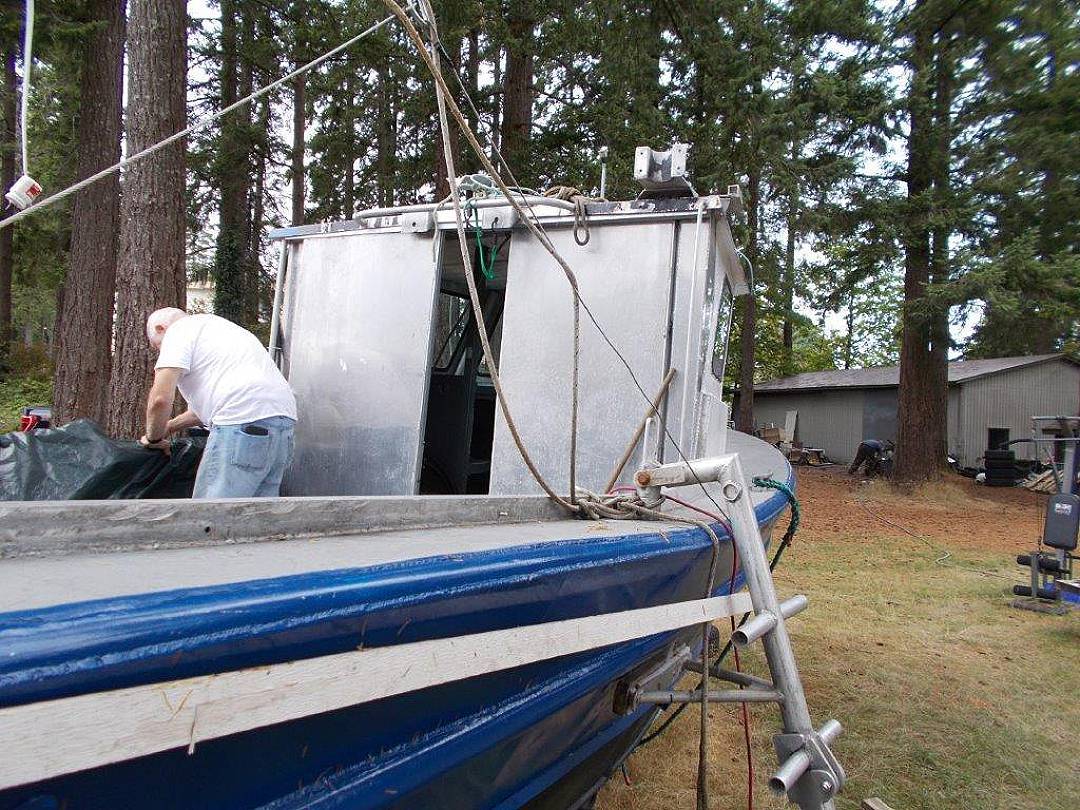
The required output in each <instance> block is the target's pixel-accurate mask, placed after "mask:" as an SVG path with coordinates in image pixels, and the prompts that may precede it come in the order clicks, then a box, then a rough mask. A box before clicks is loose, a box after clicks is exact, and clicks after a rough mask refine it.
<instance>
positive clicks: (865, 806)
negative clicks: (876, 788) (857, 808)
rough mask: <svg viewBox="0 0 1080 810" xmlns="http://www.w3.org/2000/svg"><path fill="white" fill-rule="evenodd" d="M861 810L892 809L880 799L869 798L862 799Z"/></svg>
mask: <svg viewBox="0 0 1080 810" xmlns="http://www.w3.org/2000/svg"><path fill="white" fill-rule="evenodd" d="M862 810H892V808H891V807H889V805H887V804H885V802H883V801H882V800H881V799H877V798H870V799H863V803H862Z"/></svg>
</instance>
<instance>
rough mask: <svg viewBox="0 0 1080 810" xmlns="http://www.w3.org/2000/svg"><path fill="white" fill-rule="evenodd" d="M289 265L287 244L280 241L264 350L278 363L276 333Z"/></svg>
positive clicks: (278, 343)
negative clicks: (267, 334) (268, 333)
mask: <svg viewBox="0 0 1080 810" xmlns="http://www.w3.org/2000/svg"><path fill="white" fill-rule="evenodd" d="M288 264H289V243H288V242H287V241H282V243H281V256H280V257H279V258H278V269H277V279H276V280H275V281H274V308H273V309H272V310H271V311H270V340H269V341H268V342H267V346H266V350H267V351H268V352H270V359H271V360H273V361H274V362H275V363H278V361H279V358H280V355H281V340H280V335H279V334H278V331H279V330H280V328H281V303H282V301H283V300H284V298H285V271H286V269H287V267H288Z"/></svg>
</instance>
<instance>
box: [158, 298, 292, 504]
mask: <svg viewBox="0 0 1080 810" xmlns="http://www.w3.org/2000/svg"><path fill="white" fill-rule="evenodd" d="M146 336H147V337H148V338H149V339H150V345H151V346H153V347H154V348H155V349H157V350H158V360H157V364H156V365H155V367H154V368H155V371H154V384H153V387H152V388H151V389H150V396H149V397H148V398H147V403H146V433H145V435H144V436H143V437H142V438H141V439H139V441H140V442H141V443H142V444H143V446H145V447H151V448H154V449H157V450H163V451H165V452H168V450H169V442H168V437H169V436H170V435H171V434H173V433H176V432H178V431H181V430H183V429H185V428H189V427H194V426H196V425H205V426H206V427H208V428H209V429H210V438H209V439H208V440H207V442H206V449H205V450H204V451H203V456H202V461H201V462H200V464H199V472H198V474H197V475H196V476H195V491H194V493H193V494H192V497H194V498H250V497H256V498H266V497H273V496H275V495H277V494H279V492H280V490H281V478H282V476H283V475H284V474H285V470H286V469H287V468H288V466H289V463H290V462H291V461H292V455H293V426H294V425H295V424H296V397H294V396H293V392H292V389H291V388H289V384H288V383H287V382H286V381H285V378H284V377H283V376H282V375H281V372H280V371H278V369H277V366H275V365H274V363H273V361H272V360H271V359H270V354H269V353H268V352H267V351H266V349H265V348H263V346H262V344H260V343H259V340H258V338H256V337H255V336H254V335H253V334H251V332H249V331H247V330H246V329H244V328H242V327H239V326H237V325H236V324H234V323H232V322H231V321H227V320H225V319H224V318H219V317H218V316H217V315H188V314H187V313H186V312H184V311H183V310H182V309H176V308H175V307H167V308H165V309H159V310H157V311H156V312H154V313H153V314H151V315H150V317H149V318H148V319H147V321H146ZM178 388H179V389H180V393H181V394H183V395H184V399H186V400H187V403H188V410H187V411H185V412H184V413H182V414H180V415H179V416H177V417H174V418H172V419H170V418H169V414H170V413H172V409H173V401H174V400H175V398H176V390H177V389H178Z"/></svg>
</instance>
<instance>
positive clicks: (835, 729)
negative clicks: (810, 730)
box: [818, 720, 844, 745]
mask: <svg viewBox="0 0 1080 810" xmlns="http://www.w3.org/2000/svg"><path fill="white" fill-rule="evenodd" d="M843 730H844V727H843V726H842V725H840V721H839V720H826V721H825V723H824V724H823V725H822V726H821V728H819V729H818V736H819V737H821V741H822V742H823V743H825V744H826V745H832V744H833V742H834V741H835V740H836V738H837V737H839V736H840V732H841V731H843Z"/></svg>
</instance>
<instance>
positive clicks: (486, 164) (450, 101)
mask: <svg viewBox="0 0 1080 810" xmlns="http://www.w3.org/2000/svg"><path fill="white" fill-rule="evenodd" d="M421 3H422V5H423V9H424V14H425V15H426V16H427V17H428V19H427V20H426V21H425V22H426V24H427V25H428V28H429V30H430V34H431V38H432V43H431V50H430V51H429V49H428V46H427V44H425V42H424V39H423V37H421V35H420V32H419V31H418V30H417V29H416V26H415V25H414V24H413V21H412V20H411V19H410V18H409V15H408V13H407V12H406V11H405V9H404V8H402V7H401V6H400V5H398V3H397V2H395V0H383V4H384V5H385V6H386V7H387V8H388V9H389V10H390V11H391V12H392V13H393V15H394V16H395V17H397V18H398V21H399V22H400V23H401V25H402V26H403V27H404V28H405V31H406V33H407V34H408V35H409V38H410V39H411V40H412V41H413V44H414V45H415V46H416V50H417V53H418V54H419V55H420V58H421V59H422V60H423V62H424V64H425V66H426V67H427V69H428V71H429V72H430V73H431V76H432V78H433V79H434V80H435V86H436V91H435V98H436V102H437V105H438V107H439V126H440V129H441V130H442V139H443V147H444V152H445V154H444V160H445V163H446V166H447V175H448V178H447V179H448V181H449V182H450V190H451V198H452V200H451V201H452V202H453V205H454V215H455V218H456V220H457V226H458V242H459V245H460V247H461V251H462V261H463V262H464V263H465V266H466V267H468V266H469V261H468V248H467V247H466V241H465V239H466V238H465V230H464V223H463V221H462V219H461V201H460V199H459V193H458V183H457V177H456V175H455V172H454V169H453V165H454V160H453V155H451V154H450V146H451V144H450V133H449V130H450V125H449V121H448V119H447V115H446V112H447V110H449V112H450V113H452V114H453V116H454V119H455V121H456V122H457V124H458V127H459V128H460V130H461V132H462V133H463V134H464V135H465V139H466V141H468V143H469V146H470V147H471V148H472V150H473V152H475V153H476V156H477V158H478V159H479V160H480V163H481V165H482V166H483V168H484V170H485V171H486V172H487V173H488V175H489V177H490V178H491V179H492V180H493V181H494V182H495V184H496V185H497V186H498V187H499V190H500V191H501V192H502V194H503V196H504V197H505V198H506V199H507V201H508V202H509V203H510V206H511V207H512V208H513V209H514V210H515V211H516V212H517V213H518V215H519V216H520V217H521V219H522V221H523V222H524V223H525V225H526V227H528V229H529V230H530V231H531V232H532V234H533V235H534V236H535V237H536V238H537V239H538V240H539V241H540V244H542V245H543V246H544V248H545V249H546V250H547V251H548V253H549V254H551V256H552V258H554V259H555V261H556V262H557V263H558V264H559V266H560V267H561V268H562V271H563V273H564V274H565V276H566V279H567V281H568V282H569V283H570V288H571V290H572V292H573V304H574V346H573V355H572V385H571V403H570V497H569V500H567V499H565V498H562V497H561V496H559V495H556V494H555V491H554V489H553V488H552V487H551V485H550V484H548V483H547V481H546V480H545V479H544V478H543V476H542V475H541V474H540V471H539V470H538V469H537V467H536V465H535V463H534V462H533V461H532V459H531V458H530V457H529V455H528V453H527V452H526V450H525V445H524V443H523V441H522V440H521V436H520V433H519V432H518V430H517V426H516V425H515V424H514V422H513V418H512V417H511V415H510V412H509V407H508V405H507V403H506V397H505V394H504V393H503V391H502V385H501V383H496V380H497V379H498V372H497V370H496V369H495V363H494V357H493V356H492V355H491V353H490V345H488V341H487V335H486V329H484V328H480V330H479V331H480V339H481V346H482V347H483V348H484V359H485V360H486V361H487V364H488V369H489V371H491V372H492V376H491V381H492V385H493V386H495V392H496V395H497V396H498V399H499V407H500V408H501V409H502V413H503V417H504V418H505V420H506V426H507V428H508V429H509V430H510V435H511V436H512V437H513V439H514V443H515V444H516V445H517V448H518V452H519V453H520V454H521V456H522V460H523V461H525V465H526V466H527V467H528V468H529V472H530V473H532V476H533V478H534V479H536V482H537V483H538V484H540V487H541V488H542V489H543V490H544V492H545V493H547V495H548V496H549V497H551V498H552V499H553V500H555V501H556V502H557V503H559V504H560V505H561V506H563V507H564V508H567V509H568V510H569V511H571V512H577V511H578V509H577V506H576V503H575V501H576V497H577V496H576V494H575V493H576V492H577V415H578V378H579V373H578V372H579V369H578V366H579V360H580V348H581V295H580V292H579V290H578V282H577V276H575V275H574V272H573V270H571V269H570V265H569V264H567V263H566V260H565V259H563V257H562V256H560V255H559V252H558V251H557V250H556V249H555V246H554V245H552V244H551V241H550V239H549V238H548V236H547V234H546V233H545V232H544V231H542V230H541V229H540V228H538V227H537V226H536V223H535V222H534V221H533V219H532V217H530V216H529V215H528V214H526V212H525V209H524V208H522V206H521V204H520V203H519V202H518V201H517V199H515V197H514V193H513V191H512V190H511V189H510V188H509V187H508V186H507V185H506V183H504V182H503V180H502V178H501V177H499V175H498V171H497V170H496V168H495V167H494V166H493V165H492V163H491V160H490V159H489V158H488V156H487V154H486V153H485V152H484V149H483V147H482V146H481V145H480V143H479V141H478V140H477V139H476V135H475V134H474V133H473V131H472V129H471V128H470V127H469V125H468V122H467V121H466V120H465V116H464V115H463V114H462V112H461V108H460V107H459V106H458V105H457V102H456V101H455V100H454V98H453V93H451V91H450V88H449V86H448V85H447V84H446V79H445V78H444V77H443V74H442V69H441V68H440V67H439V64H438V62H437V61H436V60H437V58H438V41H439V35H438V28H437V27H436V24H435V14H434V11H433V10H432V8H431V5H430V3H429V2H428V1H427V0H421ZM451 178H452V179H451ZM470 278H471V274H470V273H466V274H465V279H466V282H468V283H469V297H470V299H472V303H473V309H474V310H477V311H476V313H475V315H476V317H477V326H478V327H481V326H482V325H483V320H482V315H481V313H480V312H479V311H478V310H479V298H475V299H474V287H475V283H474V282H473V281H471V280H470Z"/></svg>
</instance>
